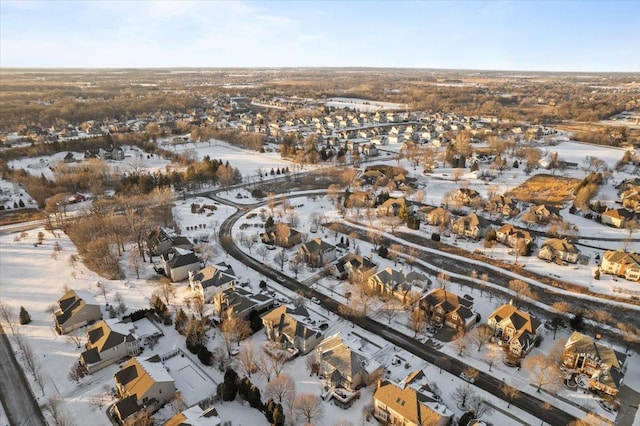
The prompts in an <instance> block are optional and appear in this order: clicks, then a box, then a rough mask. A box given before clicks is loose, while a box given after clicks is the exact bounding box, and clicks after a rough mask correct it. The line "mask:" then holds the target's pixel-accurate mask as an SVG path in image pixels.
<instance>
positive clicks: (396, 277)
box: [367, 267, 413, 303]
mask: <svg viewBox="0 0 640 426" xmlns="http://www.w3.org/2000/svg"><path fill="white" fill-rule="evenodd" d="M367 283H368V285H369V286H370V287H371V288H373V289H374V290H375V291H377V292H378V293H381V294H389V295H393V296H394V297H396V298H398V299H400V300H401V301H402V302H403V303H404V302H407V301H409V300H410V299H411V298H412V297H413V295H412V293H411V284H410V283H408V282H407V277H406V276H405V274H404V273H403V272H402V271H397V270H395V269H393V268H390V267H388V268H384V269H382V270H380V271H378V272H377V273H376V274H374V275H372V276H370V277H369V279H368V280H367Z"/></svg>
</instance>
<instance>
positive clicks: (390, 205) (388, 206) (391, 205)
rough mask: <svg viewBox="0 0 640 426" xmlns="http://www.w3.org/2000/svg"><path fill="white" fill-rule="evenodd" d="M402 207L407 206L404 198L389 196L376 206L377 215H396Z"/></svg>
mask: <svg viewBox="0 0 640 426" xmlns="http://www.w3.org/2000/svg"><path fill="white" fill-rule="evenodd" d="M403 208H407V201H406V200H405V199H404V198H389V199H388V200H386V201H385V202H384V203H382V204H381V205H380V207H378V216H398V214H399V213H400V211H401V210H402V209H403Z"/></svg>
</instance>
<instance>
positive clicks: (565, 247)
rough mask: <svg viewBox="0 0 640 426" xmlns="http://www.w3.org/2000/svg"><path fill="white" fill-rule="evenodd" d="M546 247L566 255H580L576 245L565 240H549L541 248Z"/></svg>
mask: <svg viewBox="0 0 640 426" xmlns="http://www.w3.org/2000/svg"><path fill="white" fill-rule="evenodd" d="M544 247H548V248H550V249H553V250H555V251H559V252H564V253H578V249H577V248H576V246H575V245H573V244H572V243H570V242H569V241H567V240H565V239H560V238H549V239H548V240H547V241H545V242H544V243H542V246H541V247H540V248H544Z"/></svg>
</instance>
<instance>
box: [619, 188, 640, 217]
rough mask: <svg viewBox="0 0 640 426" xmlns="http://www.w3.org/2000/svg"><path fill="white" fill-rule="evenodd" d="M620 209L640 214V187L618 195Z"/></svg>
mask: <svg viewBox="0 0 640 426" xmlns="http://www.w3.org/2000/svg"><path fill="white" fill-rule="evenodd" d="M620 201H621V202H622V207H624V208H626V209H629V210H633V211H635V212H636V213H640V186H634V187H632V188H630V189H627V190H626V191H623V192H622V194H620Z"/></svg>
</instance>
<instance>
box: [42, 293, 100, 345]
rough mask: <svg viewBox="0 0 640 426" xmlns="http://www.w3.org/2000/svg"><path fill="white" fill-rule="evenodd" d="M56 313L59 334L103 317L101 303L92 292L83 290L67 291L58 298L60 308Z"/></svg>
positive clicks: (56, 325)
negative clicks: (99, 303)
mask: <svg viewBox="0 0 640 426" xmlns="http://www.w3.org/2000/svg"><path fill="white" fill-rule="evenodd" d="M54 315H55V327H56V331H57V332H58V333H59V334H66V333H69V332H71V331H73V330H75V329H77V328H80V327H82V326H85V325H87V324H91V323H93V322H95V321H98V320H100V319H102V312H101V310H100V305H98V302H96V299H95V298H94V297H93V295H92V294H91V293H89V292H88V291H83V290H69V291H67V292H66V293H65V294H64V295H63V296H62V297H61V298H60V299H58V309H57V310H56V312H55V313H54Z"/></svg>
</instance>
